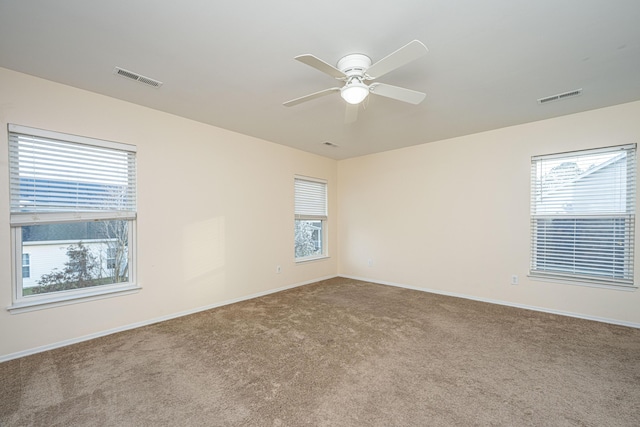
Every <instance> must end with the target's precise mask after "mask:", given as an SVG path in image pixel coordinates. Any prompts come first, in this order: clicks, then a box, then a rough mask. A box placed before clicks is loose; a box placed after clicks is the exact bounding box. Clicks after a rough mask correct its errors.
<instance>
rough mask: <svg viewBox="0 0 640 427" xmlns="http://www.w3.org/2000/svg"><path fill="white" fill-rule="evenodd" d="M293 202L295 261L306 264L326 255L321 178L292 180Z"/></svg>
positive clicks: (323, 183)
mask: <svg viewBox="0 0 640 427" xmlns="http://www.w3.org/2000/svg"><path fill="white" fill-rule="evenodd" d="M294 188H295V191H294V196H295V197H294V199H295V215H294V216H295V221H294V223H295V233H294V236H295V242H294V248H295V259H296V261H306V260H312V259H317V258H321V257H325V256H327V245H326V230H327V227H326V221H327V182H326V181H324V180H321V179H315V178H306V177H296V178H295V179H294Z"/></svg>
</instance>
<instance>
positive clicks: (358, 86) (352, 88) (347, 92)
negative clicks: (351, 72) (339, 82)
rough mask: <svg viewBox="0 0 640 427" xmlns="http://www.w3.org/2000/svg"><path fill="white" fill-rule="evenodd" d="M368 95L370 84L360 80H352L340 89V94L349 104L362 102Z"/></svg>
mask: <svg viewBox="0 0 640 427" xmlns="http://www.w3.org/2000/svg"><path fill="white" fill-rule="evenodd" d="M367 95H369V86H367V85H366V84H364V83H362V82H361V81H359V80H352V81H350V82H348V83H347V84H346V85H344V87H343V88H342V89H340V96H341V97H342V99H344V100H345V101H347V102H348V103H349V104H360V103H361V102H362V101H364V99H365V98H366V97H367Z"/></svg>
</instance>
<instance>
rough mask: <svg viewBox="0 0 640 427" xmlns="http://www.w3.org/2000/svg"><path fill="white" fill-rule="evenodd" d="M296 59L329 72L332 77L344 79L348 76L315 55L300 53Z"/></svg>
mask: <svg viewBox="0 0 640 427" xmlns="http://www.w3.org/2000/svg"><path fill="white" fill-rule="evenodd" d="M294 59H296V60H297V61H300V62H302V63H303V64H307V65H309V66H311V67H313V68H315V69H316V70H319V71H322V72H323V73H325V74H329V75H330V76H331V77H335V78H336V79H342V78H345V77H347V75H346V74H345V73H343V72H342V71H340V70H338V69H337V68H336V67H334V66H333V65H331V64H328V63H326V62H324V61H323V60H322V59H320V58H316V57H315V56H313V55H310V54H305V55H298V56H296V57H295V58H294Z"/></svg>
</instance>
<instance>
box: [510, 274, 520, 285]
mask: <svg viewBox="0 0 640 427" xmlns="http://www.w3.org/2000/svg"><path fill="white" fill-rule="evenodd" d="M511 284H512V285H517V284H518V275H517V274H514V275H512V276H511Z"/></svg>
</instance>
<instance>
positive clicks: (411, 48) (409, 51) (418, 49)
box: [366, 40, 429, 80]
mask: <svg viewBox="0 0 640 427" xmlns="http://www.w3.org/2000/svg"><path fill="white" fill-rule="evenodd" d="M428 51H429V49H427V47H426V46H425V45H424V44H423V43H422V42H421V41H418V40H413V41H411V42H409V43H408V44H406V45H404V46H402V47H401V48H400V49H398V50H396V51H395V52H393V53H391V54H389V55H387V56H385V57H384V58H382V59H381V60H380V61H378V62H376V63H375V64H373V65H372V66H371V67H369V68H368V69H367V71H366V75H367V76H368V79H369V80H373V79H377V78H378V77H381V76H383V75H385V74H387V73H388V72H390V71H393V70H395V69H396V68H400V67H402V66H403V65H405V64H408V63H409V62H411V61H415V60H416V59H418V58H420V57H421V56H423V55H426V54H427V52H428Z"/></svg>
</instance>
